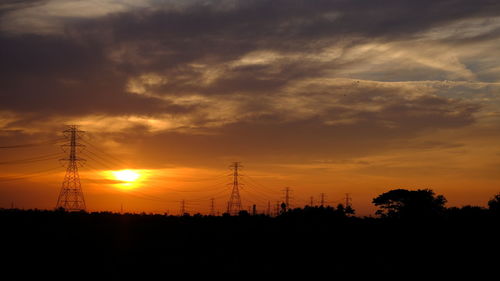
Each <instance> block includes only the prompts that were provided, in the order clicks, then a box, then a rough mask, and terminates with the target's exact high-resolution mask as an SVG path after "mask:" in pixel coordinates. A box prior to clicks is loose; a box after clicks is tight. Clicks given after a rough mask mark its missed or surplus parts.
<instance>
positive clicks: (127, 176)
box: [113, 170, 141, 182]
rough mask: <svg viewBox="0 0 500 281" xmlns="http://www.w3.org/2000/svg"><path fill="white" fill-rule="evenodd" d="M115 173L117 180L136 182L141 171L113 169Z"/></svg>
mask: <svg viewBox="0 0 500 281" xmlns="http://www.w3.org/2000/svg"><path fill="white" fill-rule="evenodd" d="M113 175H114V176H115V178H116V179H117V180H120V181H126V182H134V181H136V180H137V179H138V178H139V177H140V176H141V175H140V174H139V173H137V172H135V171H132V170H121V171H113Z"/></svg>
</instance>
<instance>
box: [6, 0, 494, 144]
mask: <svg viewBox="0 0 500 281" xmlns="http://www.w3.org/2000/svg"><path fill="white" fill-rule="evenodd" d="M43 3H44V2H41V3H37V4H38V5H42V4H43ZM193 3H195V4H193V5H189V4H185V3H184V4H183V5H182V6H181V7H180V8H176V9H173V8H172V7H171V6H170V5H167V3H163V4H162V3H156V6H154V5H153V6H152V7H148V8H137V9H131V10H127V11H125V12H116V13H110V14H108V15H106V16H101V17H93V18H86V19H82V18H79V19H72V18H66V19H64V18H59V19H58V20H60V21H61V24H62V25H63V26H62V30H63V32H61V33H58V32H54V33H48V34H44V33H42V34H37V32H36V30H33V31H32V32H24V33H23V32H17V33H16V32H13V31H5V30H4V32H3V33H1V34H0V60H1V61H2V64H1V66H0V74H1V76H0V83H1V89H0V91H1V93H0V95H1V96H0V98H1V99H2V103H1V105H0V108H1V109H2V110H8V111H13V112H17V113H21V114H23V115H25V117H24V119H23V120H21V121H18V122H24V123H27V122H31V121H34V120H40V119H43V118H47V119H49V118H50V117H52V116H68V117H76V116H82V117H84V116H86V115H92V114H94V115H95V114H101V115H110V116H130V115H144V116H152V117H155V116H161V115H162V114H165V113H167V114H172V115H175V116H179V117H186V118H189V119H190V120H191V121H190V122H192V124H191V125H193V126H195V127H204V126H206V127H208V129H207V130H212V129H213V128H211V127H210V126H208V125H207V124H211V123H212V122H214V117H213V116H211V115H210V114H207V113H206V110H210V109H211V108H215V109H214V110H218V107H216V106H215V107H214V104H215V105H216V104H217V101H218V100H219V101H220V102H224V101H226V100H230V101H233V102H234V103H235V104H236V105H234V107H235V110H236V112H235V115H236V116H234V117H233V118H230V117H227V116H226V117H223V118H225V119H233V120H224V122H220V123H221V124H222V125H221V126H223V128H216V129H213V130H215V131H216V132H217V134H222V135H238V136H245V138H246V140H247V141H248V142H250V140H251V142H252V143H259V142H262V141H263V140H268V139H272V140H282V141H285V139H284V138H285V137H286V139H287V143H289V146H290V147H289V149H292V150H293V149H297V148H298V147H299V146H300V145H303V144H304V143H306V142H307V143H308V144H309V145H312V146H324V147H328V146H329V145H330V142H331V141H339V140H340V139H343V138H344V139H345V142H346V145H348V143H356V142H357V141H352V140H353V139H358V138H361V139H362V138H363V136H371V138H370V139H371V140H377V139H385V138H392V137H401V136H410V135H414V134H415V133H416V132H421V131H422V130H424V129H426V128H430V129H433V128H453V127H460V126H466V125H469V124H471V123H473V121H474V117H473V114H474V113H475V112H476V111H477V110H478V106H476V105H473V104H472V103H469V102H463V101H460V100H458V99H456V100H451V99H444V98H439V97H436V96H433V95H431V94H429V93H425V94H424V95H423V96H420V97H412V98H408V97H404V96H405V95H409V96H412V95H413V93H412V92H411V91H412V90H411V89H410V90H405V91H406V92H404V93H401V92H398V91H400V90H398V89H393V88H380V87H377V86H373V87H371V86H370V87H368V86H367V87H362V88H361V89H362V90H360V88H356V87H354V86H347V89H340V88H338V86H332V85H323V86H322V85H320V84H316V85H312V87H314V88H307V87H302V88H300V89H298V90H295V91H293V93H289V91H291V90H290V89H293V84H294V83H296V82H300V81H306V80H307V79H314V78H317V77H326V76H335V75H336V74H338V73H345V72H346V71H349V69H350V67H352V66H354V65H359V64H370V63H371V61H370V59H372V58H373V57H370V56H367V57H363V56H359V57H356V55H351V57H349V58H345V57H344V55H345V54H346V53H348V52H349V51H350V50H351V49H352V48H354V47H356V46H358V45H360V44H368V43H384V42H393V41H401V40H411V39H412V38H415V37H418V35H419V34H421V33H422V32H424V31H427V30H429V29H431V28H434V27H439V26H441V25H444V24H448V23H452V22H458V21H462V20H466V19H473V18H480V17H493V16H497V15H498V11H499V10H500V4H499V3H498V2H497V1H489V0H482V1H474V2H471V1H466V0H447V1H430V0H428V1H427V0H426V1H410V0H403V1H401V0H384V1H373V0H363V1H347V0H338V1H310V0H307V1H306V0H304V1H284V0H283V1H282V0H278V1H276V0H274V1H263V0H256V1H232V2H231V1H229V2H228V1H212V2H210V1H208V2H204V4H203V5H202V4H201V3H200V2H197V1H194V2H193ZM228 3H229V4H228ZM11 4H12V5H9V6H8V8H5V9H4V13H3V14H1V15H2V16H6V15H8V14H9V13H11V12H12V11H16V9H18V11H19V9H21V8H26V7H27V6H24V5H22V2H20V1H13V2H12V3H11ZM30 5H31V4H30ZM5 11H6V12H5ZM28 33H32V34H28ZM332 46H334V47H337V48H338V51H339V54H338V55H336V56H332V57H331V58H330V57H327V56H328V55H327V53H328V52H327V51H328V48H331V47H332ZM252 52H253V53H254V55H255V56H256V57H259V56H261V55H259V52H264V54H265V53H266V52H267V54H268V55H269V54H270V56H273V55H275V56H276V57H275V58H270V59H269V60H268V61H264V62H250V63H241V60H242V57H244V56H245V55H248V54H252ZM314 55H316V56H317V57H314V58H312V57H308V56H314ZM262 56H264V57H265V55H262ZM389 64H390V63H389ZM391 71H393V72H391V73H388V72H385V73H383V74H380V77H384V75H386V77H387V76H390V77H391V78H392V77H394V76H397V75H400V77H402V76H404V77H405V78H406V77H409V76H410V74H408V75H406V76H405V75H403V74H402V72H398V70H395V69H392V70H391ZM150 73H154V74H155V75H159V76H162V77H164V78H165V82H164V83H156V84H155V83H149V84H148V83H146V82H145V84H144V85H143V87H142V88H143V91H144V92H142V93H131V91H130V89H129V88H128V87H129V84H130V81H132V80H133V79H138V77H141V75H148V74H150ZM415 73H417V74H415ZM418 73H420V74H418ZM429 73H431V72H426V70H425V68H421V69H419V71H415V72H413V75H414V77H419V78H422V79H423V78H425V74H429ZM210 75H212V76H213V77H212V76H210ZM343 75H344V74H343ZM432 75H433V77H440V76H439V73H437V70H436V73H434V74H432ZM369 76H370V75H367V77H365V78H366V79H368V78H369ZM374 76H375V77H379V76H376V75H375V74H371V77H372V78H373V77H374ZM360 77H363V75H362V74H361V75H360ZM442 78H444V76H442ZM387 80H392V79H389V78H387ZM394 80H397V79H394ZM139 82H140V81H139ZM236 94H237V95H236ZM189 95H197V96H202V97H208V98H210V99H211V100H210V103H209V104H207V103H202V102H199V103H197V102H193V103H190V104H186V103H184V104H183V103H177V102H176V98H178V97H182V96H189ZM282 96H285V97H292V98H293V97H295V98H298V99H303V100H305V104H298V105H297V106H298V107H301V106H302V107H304V108H305V109H307V110H308V111H312V112H314V111H315V110H316V109H317V113H316V114H310V116H302V115H301V114H302V113H300V110H297V116H294V115H290V111H291V110H293V106H292V105H290V104H288V103H287V101H286V99H283V97H282ZM333 101H335V103H336V104H331V103H333ZM280 103H283V104H282V105H281V104H280ZM299 103H300V102H299ZM366 104H367V105H369V106H377V107H378V108H379V109H377V110H364V109H359V107H361V108H362V107H363V106H365V105H366ZM315 106H316V107H315ZM240 116H247V117H244V118H243V117H240ZM158 118H161V117H158ZM344 120H354V121H353V122H338V121H344ZM215 121H220V120H217V118H215ZM14 124H18V123H14ZM342 124H343V125H342ZM183 126H184V125H183ZM186 127H189V126H188V125H186ZM214 127H218V126H214ZM339 130H340V131H339ZM246 132H248V133H246ZM256 132H258V133H256ZM297 136H298V137H297ZM365 140H366V141H368V140H369V139H366V138H365ZM365 140H363V141H365ZM235 141H236V140H235ZM273 142H274V141H272V143H273ZM295 145H296V146H295ZM274 147H279V145H278V142H276V143H275V145H274Z"/></svg>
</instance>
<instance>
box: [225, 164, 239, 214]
mask: <svg viewBox="0 0 500 281" xmlns="http://www.w3.org/2000/svg"><path fill="white" fill-rule="evenodd" d="M231 168H232V169H233V188H232V191H231V197H229V202H227V213H228V214H230V215H232V216H234V215H238V214H239V212H240V211H241V197H240V186H239V183H238V177H239V175H238V169H239V168H241V164H240V162H234V163H233V164H232V165H231Z"/></svg>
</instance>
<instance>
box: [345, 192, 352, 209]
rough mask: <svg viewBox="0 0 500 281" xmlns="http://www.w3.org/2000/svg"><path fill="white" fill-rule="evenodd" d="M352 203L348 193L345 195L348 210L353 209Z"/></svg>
mask: <svg viewBox="0 0 500 281" xmlns="http://www.w3.org/2000/svg"><path fill="white" fill-rule="evenodd" d="M351 201H352V198H351V196H350V195H349V193H346V194H345V206H346V208H347V207H351Z"/></svg>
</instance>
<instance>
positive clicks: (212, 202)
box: [210, 198, 215, 216]
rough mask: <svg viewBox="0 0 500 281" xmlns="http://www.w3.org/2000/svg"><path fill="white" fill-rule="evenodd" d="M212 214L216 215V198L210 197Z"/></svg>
mask: <svg viewBox="0 0 500 281" xmlns="http://www.w3.org/2000/svg"><path fill="white" fill-rule="evenodd" d="M210 215H211V216H215V199H214V198H211V199H210Z"/></svg>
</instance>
